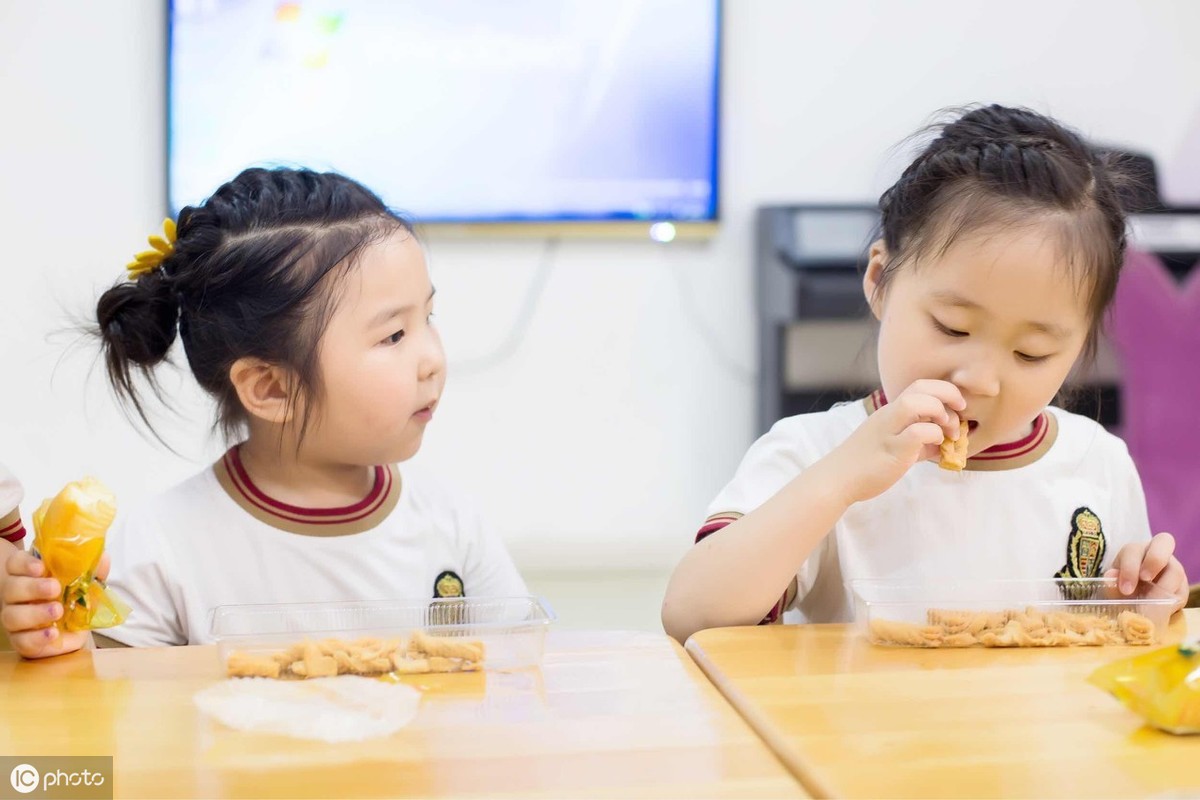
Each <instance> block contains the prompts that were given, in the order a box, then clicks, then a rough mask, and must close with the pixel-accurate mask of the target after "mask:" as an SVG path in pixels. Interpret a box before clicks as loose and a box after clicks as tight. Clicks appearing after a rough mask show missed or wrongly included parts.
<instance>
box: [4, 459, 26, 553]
mask: <svg viewBox="0 0 1200 800" xmlns="http://www.w3.org/2000/svg"><path fill="white" fill-rule="evenodd" d="M24 499H25V490H24V488H22V486H21V482H20V481H19V480H17V476H15V475H13V474H12V473H11V472H9V471H8V468H7V467H5V466H4V465H3V464H0V538H3V539H7V540H8V541H10V542H12V543H13V544H17V543H18V542H20V541H21V540H22V539H24V538H25V525H24V524H23V523H22V522H21V509H20V508H19V506H20V505H21V501H22V500H24Z"/></svg>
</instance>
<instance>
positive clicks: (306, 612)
mask: <svg viewBox="0 0 1200 800" xmlns="http://www.w3.org/2000/svg"><path fill="white" fill-rule="evenodd" d="M554 619H555V615H554V612H553V611H552V610H551V609H550V608H549V607H548V605H547V604H546V602H545V601H544V600H543V599H541V598H539V597H532V596H529V597H489V598H482V597H463V598H442V599H436V600H396V601H391V600H388V601H376V602H358V601H355V602H346V603H296V604H271V605H244V606H220V607H219V608H216V609H214V610H213V614H212V623H211V631H212V635H213V639H214V640H215V641H216V644H217V650H218V653H219V655H220V657H221V663H222V664H224V663H225V662H226V661H227V659H228V658H229V654H230V653H232V652H235V651H238V652H242V653H246V654H249V655H270V654H271V653H275V652H279V651H280V650H283V649H286V648H288V647H290V646H291V645H293V644H295V643H297V642H301V641H304V640H305V639H330V638H335V639H342V640H355V639H361V638H364V637H377V638H381V639H387V638H395V637H401V638H406V637H408V636H410V635H411V634H412V632H413V631H414V630H422V631H424V632H425V633H428V634H431V635H434V636H451V637H462V638H466V639H470V640H472V641H481V642H483V644H484V647H485V648H486V657H485V659H484V664H483V666H484V668H485V669H520V668H523V667H531V666H536V665H538V664H540V663H541V661H542V654H543V649H544V644H545V637H546V629H547V627H549V625H550V623H551V622H553V621H554Z"/></svg>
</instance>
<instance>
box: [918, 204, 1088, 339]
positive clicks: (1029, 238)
mask: <svg viewBox="0 0 1200 800" xmlns="http://www.w3.org/2000/svg"><path fill="white" fill-rule="evenodd" d="M911 267H913V269H911V270H910V273H911V274H910V277H911V278H912V279H913V285H914V288H916V289H917V290H918V291H919V292H920V294H922V295H924V296H925V297H926V298H928V299H930V300H933V301H937V302H942V303H944V304H946V305H961V306H966V307H977V308H980V309H983V310H987V311H991V312H993V313H1004V314H1006V315H1007V314H1017V315H1021V314H1023V313H1037V314H1040V315H1041V316H1046V315H1053V316H1055V317H1060V318H1065V319H1063V321H1065V322H1072V323H1074V322H1077V321H1079V320H1085V319H1086V316H1087V288H1088V287H1087V285H1086V282H1085V281H1081V280H1080V275H1079V274H1078V270H1076V269H1074V268H1073V265H1072V263H1071V260H1070V257H1069V254H1068V253H1067V252H1065V248H1064V246H1063V243H1062V241H1061V239H1060V237H1058V236H1057V235H1055V232H1054V231H1053V230H1052V229H1049V228H1047V227H1045V226H1025V227H1021V228H1015V229H1008V230H1002V231H997V232H990V233H979V234H975V235H967V236H963V237H960V238H958V239H957V240H955V241H954V242H952V243H951V244H950V246H949V247H947V248H946V249H945V250H944V251H942V252H940V253H932V254H930V255H929V256H927V257H925V258H922V259H918V263H914V264H912V265H911Z"/></svg>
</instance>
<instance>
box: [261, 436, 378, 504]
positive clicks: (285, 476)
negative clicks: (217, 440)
mask: <svg viewBox="0 0 1200 800" xmlns="http://www.w3.org/2000/svg"><path fill="white" fill-rule="evenodd" d="M266 438H267V437H256V436H254V435H253V434H251V436H250V438H248V439H247V440H246V441H245V442H243V443H242V444H240V445H238V457H239V459H240V460H241V462H242V468H243V469H245V470H246V473H247V474H248V475H249V476H250V480H252V481H253V482H254V485H255V486H257V487H258V489H259V490H260V491H262V492H263V493H264V494H266V495H268V496H269V497H271V498H272V499H274V500H277V501H279V502H281V503H287V504H289V505H294V506H301V507H306V508H339V507H342V506H348V505H353V504H354V503H357V502H358V501H359V500H362V499H363V498H364V497H366V496H367V495H368V494H369V493H370V491H371V488H372V487H373V486H374V481H375V470H374V468H373V467H367V466H361V465H357V464H338V463H335V462H331V461H326V460H323V459H320V458H318V457H314V456H312V455H309V454H306V453H305V452H303V451H301V453H300V454H299V455H297V454H296V448H295V446H294V445H292V444H289V443H287V442H285V443H283V445H282V447H281V446H280V443H279V441H278V440H276V439H274V437H270V438H271V439H272V440H271V441H266Z"/></svg>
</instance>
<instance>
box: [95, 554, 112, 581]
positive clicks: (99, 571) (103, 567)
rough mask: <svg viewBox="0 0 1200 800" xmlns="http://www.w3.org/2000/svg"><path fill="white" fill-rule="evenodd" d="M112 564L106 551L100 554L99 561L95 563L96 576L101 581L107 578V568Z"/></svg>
mask: <svg viewBox="0 0 1200 800" xmlns="http://www.w3.org/2000/svg"><path fill="white" fill-rule="evenodd" d="M110 566H112V565H111V564H110V563H109V560H108V553H105V554H104V555H102V556H100V563H99V564H97V565H96V577H97V578H99V579H100V580H102V581H106V580H108V569H109V567H110Z"/></svg>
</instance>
